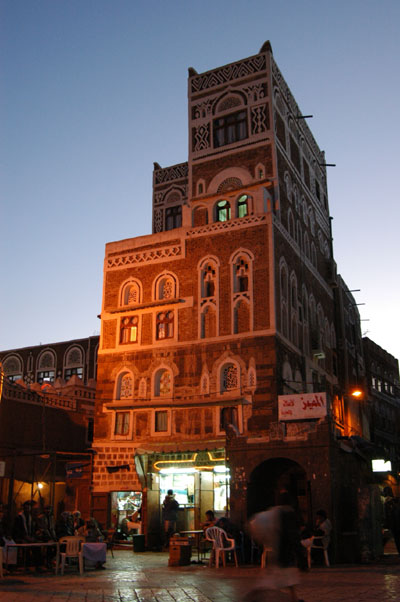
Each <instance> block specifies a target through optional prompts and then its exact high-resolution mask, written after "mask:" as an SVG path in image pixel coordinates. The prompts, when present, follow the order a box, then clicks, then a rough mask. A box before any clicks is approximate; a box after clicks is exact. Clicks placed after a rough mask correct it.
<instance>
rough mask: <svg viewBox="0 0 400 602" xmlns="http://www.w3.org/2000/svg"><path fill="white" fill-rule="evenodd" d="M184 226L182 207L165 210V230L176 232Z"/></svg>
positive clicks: (177, 206)
mask: <svg viewBox="0 0 400 602" xmlns="http://www.w3.org/2000/svg"><path fill="white" fill-rule="evenodd" d="M181 226H182V206H181V205H175V207H167V208H166V209H165V229H166V230H174V229H175V228H180V227H181Z"/></svg>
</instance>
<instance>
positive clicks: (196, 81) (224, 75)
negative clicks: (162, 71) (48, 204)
mask: <svg viewBox="0 0 400 602" xmlns="http://www.w3.org/2000/svg"><path fill="white" fill-rule="evenodd" d="M265 69H266V59H265V55H264V54H259V55H257V56H254V57H251V58H249V59H245V60H243V61H239V62H238V63H233V64H231V65H226V66H225V67H221V68H219V69H215V70H214V71H210V72H208V73H204V74H203V75H198V76H195V77H193V78H191V82H190V84H191V92H192V93H196V92H200V91H201V90H206V89H207V88H214V87H215V86H219V85H221V84H224V83H226V82H229V81H232V80H235V79H241V78H243V77H247V76H248V75H252V74H253V73H258V72H261V71H265Z"/></svg>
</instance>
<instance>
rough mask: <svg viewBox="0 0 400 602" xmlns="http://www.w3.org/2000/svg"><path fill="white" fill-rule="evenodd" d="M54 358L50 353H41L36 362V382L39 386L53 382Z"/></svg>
mask: <svg viewBox="0 0 400 602" xmlns="http://www.w3.org/2000/svg"><path fill="white" fill-rule="evenodd" d="M55 367H56V358H55V355H54V353H53V352H52V351H43V353H42V354H41V356H40V357H39V361H38V370H37V372H36V381H37V382H38V383H39V384H42V383H43V382H50V383H52V382H54V377H55Z"/></svg>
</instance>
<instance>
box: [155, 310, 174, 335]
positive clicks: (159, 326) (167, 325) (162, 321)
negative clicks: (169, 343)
mask: <svg viewBox="0 0 400 602" xmlns="http://www.w3.org/2000/svg"><path fill="white" fill-rule="evenodd" d="M173 336H174V312H173V311H161V312H160V313H158V314H157V317H156V339H157V340H158V341H162V340H163V339H172V338H173Z"/></svg>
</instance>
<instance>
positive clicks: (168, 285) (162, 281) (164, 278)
mask: <svg viewBox="0 0 400 602" xmlns="http://www.w3.org/2000/svg"><path fill="white" fill-rule="evenodd" d="M153 291H154V292H153V299H154V300H159V299H175V298H176V297H177V296H178V281H177V278H176V276H175V275H174V274H171V273H169V272H164V273H163V274H160V275H159V276H158V277H157V278H156V280H155V284H154V289H153Z"/></svg>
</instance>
